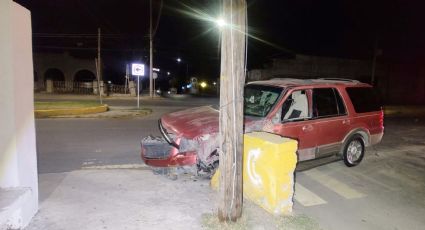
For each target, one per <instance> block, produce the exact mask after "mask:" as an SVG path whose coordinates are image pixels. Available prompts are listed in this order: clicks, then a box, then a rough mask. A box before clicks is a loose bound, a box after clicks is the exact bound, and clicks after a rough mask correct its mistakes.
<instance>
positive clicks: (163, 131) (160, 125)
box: [158, 119, 180, 149]
mask: <svg viewBox="0 0 425 230" xmlns="http://www.w3.org/2000/svg"><path fill="white" fill-rule="evenodd" d="M158 126H159V132H161V134H162V136H163V137H164V139H165V140H166V141H167V142H168V144H170V145H172V146H174V147H175V148H177V149H179V148H180V146H179V145H178V144H176V142H174V141H173V140H171V139H170V137H169V136H168V135H167V133H166V131H165V129H164V127H163V126H162V122H161V119H159V120H158Z"/></svg>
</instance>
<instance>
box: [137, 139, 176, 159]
mask: <svg viewBox="0 0 425 230" xmlns="http://www.w3.org/2000/svg"><path fill="white" fill-rule="evenodd" d="M141 144H142V151H143V150H144V157H146V158H153V159H165V158H168V157H169V156H170V152H171V148H173V146H171V145H170V144H168V142H167V141H166V140H165V139H164V138H162V137H153V136H147V137H145V138H143V139H142V141H141Z"/></svg>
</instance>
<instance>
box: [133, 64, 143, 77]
mask: <svg viewBox="0 0 425 230" xmlns="http://www.w3.org/2000/svg"><path fill="white" fill-rule="evenodd" d="M131 74H132V75H135V76H145V65H143V64H138V63H133V64H131Z"/></svg>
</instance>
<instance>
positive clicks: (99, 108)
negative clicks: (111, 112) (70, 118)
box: [34, 105, 108, 118]
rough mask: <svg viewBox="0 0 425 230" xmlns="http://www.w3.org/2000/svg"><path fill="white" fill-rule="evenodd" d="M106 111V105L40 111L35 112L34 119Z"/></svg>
mask: <svg viewBox="0 0 425 230" xmlns="http://www.w3.org/2000/svg"><path fill="white" fill-rule="evenodd" d="M106 111H108V105H101V106H93V107H86V108H72V109H42V110H35V111H34V115H35V118H47V117H55V116H65V115H83V114H92V113H102V112H106Z"/></svg>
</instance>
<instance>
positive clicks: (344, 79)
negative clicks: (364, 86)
mask: <svg viewBox="0 0 425 230" xmlns="http://www.w3.org/2000/svg"><path fill="white" fill-rule="evenodd" d="M318 80H325V81H346V82H353V83H360V82H359V81H357V80H354V79H347V78H318Z"/></svg>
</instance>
